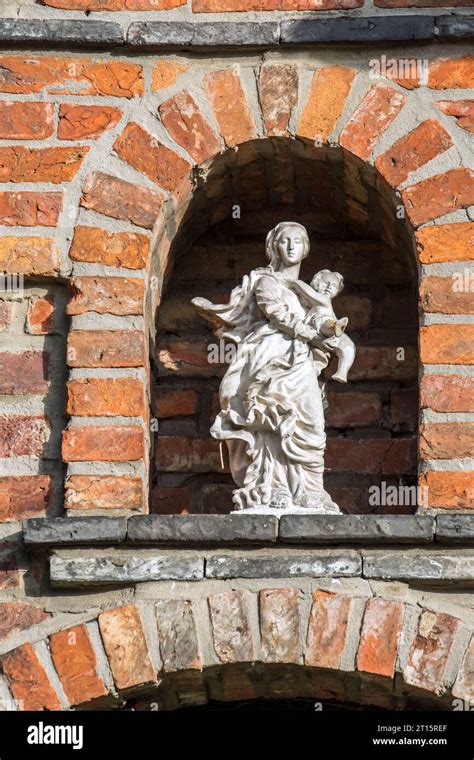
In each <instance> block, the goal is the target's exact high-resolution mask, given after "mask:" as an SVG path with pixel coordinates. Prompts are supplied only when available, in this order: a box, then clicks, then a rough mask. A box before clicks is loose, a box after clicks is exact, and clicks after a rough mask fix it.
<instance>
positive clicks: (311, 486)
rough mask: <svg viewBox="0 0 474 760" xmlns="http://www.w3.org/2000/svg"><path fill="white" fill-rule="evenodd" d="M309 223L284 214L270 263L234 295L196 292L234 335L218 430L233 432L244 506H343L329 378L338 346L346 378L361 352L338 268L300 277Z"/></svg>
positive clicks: (205, 310)
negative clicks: (344, 312)
mask: <svg viewBox="0 0 474 760" xmlns="http://www.w3.org/2000/svg"><path fill="white" fill-rule="evenodd" d="M308 253H309V238H308V233H307V231H306V229H305V228H304V227H303V226H302V225H301V224H297V223H295V222H281V223H280V224H278V225H277V226H276V227H275V228H274V229H272V230H271V231H270V232H269V233H268V235H267V239H266V254H267V258H268V259H269V262H270V263H269V265H268V266H266V267H260V268H258V269H254V270H253V271H251V272H250V274H249V275H246V276H244V278H243V280H242V284H241V285H239V286H238V287H236V288H234V289H233V291H232V293H231V296H230V300H229V302H228V303H227V304H212V303H211V302H210V301H207V300H206V299H204V298H194V299H193V304H194V305H195V306H196V308H197V310H198V312H199V313H200V314H201V315H202V316H203V317H205V319H207V320H208V321H210V322H211V323H212V324H213V326H214V328H215V334H216V335H217V336H218V337H219V338H223V339H226V340H229V341H232V342H234V343H235V344H237V347H238V349H237V351H236V352H235V353H234V355H233V359H232V361H231V363H230V365H229V367H228V369H227V372H226V373H225V375H224V377H223V379H222V382H221V385H220V390H219V398H220V406H221V412H220V413H219V414H218V415H217V417H216V420H215V422H214V424H213V426H212V428H211V435H212V436H213V437H214V438H217V439H218V440H219V441H226V444H227V447H228V450H229V461H230V469H231V473H232V477H233V478H234V481H235V483H236V484H237V486H238V487H237V489H236V490H235V491H234V494H233V500H234V503H235V505H236V507H237V510H239V511H240V510H245V511H246V512H247V513H248V512H252V513H255V512H261V513H265V514H278V515H281V514H283V513H289V512H297V513H322V514H338V513H340V509H339V507H338V506H337V504H335V503H334V502H333V501H332V499H331V497H330V495H329V494H328V493H327V491H325V489H324V485H323V472H324V450H325V446H326V434H325V432H324V407H323V401H324V383H323V381H322V380H320V379H319V376H320V374H321V372H322V370H323V369H324V368H325V367H326V366H327V365H328V362H329V360H330V358H331V356H332V354H336V355H337V357H338V368H337V372H336V373H335V375H333V377H334V379H335V380H338V381H339V382H347V372H348V371H349V369H350V367H351V366H352V363H353V361H354V356H355V346H354V343H353V342H352V341H351V340H350V338H348V336H347V335H345V333H344V330H345V328H346V325H347V321H348V320H347V319H337V318H336V315H335V314H334V311H333V308H332V299H333V298H334V296H336V295H337V294H338V293H339V292H340V291H341V289H342V286H343V279H342V276H341V275H340V274H338V273H337V272H330V271H329V270H327V269H323V270H322V271H320V272H318V273H317V274H316V275H315V277H314V278H313V280H312V282H311V286H309V285H307V284H306V283H304V282H302V281H300V280H298V276H299V272H300V267H301V262H302V260H303V259H304V258H305V257H306V256H308Z"/></svg>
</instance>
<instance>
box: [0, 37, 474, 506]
mask: <svg viewBox="0 0 474 760" xmlns="http://www.w3.org/2000/svg"><path fill="white" fill-rule="evenodd" d="M444 50H447V49H446V48H445V49H444ZM450 50H451V53H452V55H451V57H450V58H449V57H440V55H439V48H436V47H434V48H431V49H428V48H423V56H424V58H423V60H424V61H426V65H427V67H428V68H427V82H426V84H423V83H422V82H421V81H420V77H419V72H417V71H415V72H413V71H411V74H410V73H408V74H407V73H403V75H400V76H398V78H396V77H394V76H393V74H391V75H390V76H389V74H386V76H385V78H384V77H382V78H381V79H379V80H378V81H376V82H374V81H373V79H372V78H371V76H370V70H371V62H372V61H373V60H374V58H375V53H374V52H373V51H371V52H367V53H365V54H364V56H363V60H362V59H361V58H360V55H359V53H355V52H354V53H346V52H340V53H338V54H337V55H338V56H339V59H340V60H339V62H338V61H337V60H334V61H333V62H332V63H331V65H321V63H322V64H324V60H320V61H316V60H314V59H313V57H312V56H311V55H310V54H298V53H295V52H292V53H291V54H288V56H289V58H288V60H287V61H282V60H280V58H279V56H278V55H277V56H276V57H274V58H272V56H270V58H269V59H268V60H266V61H265V62H264V63H263V65H262V61H261V59H260V57H259V56H252V55H250V56H249V57H248V59H247V60H246V62H245V64H244V63H242V64H240V65H238V64H235V63H233V62H232V61H229V60H227V59H226V58H224V59H222V61H220V62H219V61H216V60H213V61H212V63H210V62H208V61H207V60H205V59H202V60H201V61H200V62H199V65H198V64H197V63H196V62H194V61H193V59H192V58H189V57H188V56H186V55H173V56H163V55H160V56H156V55H153V54H147V55H144V56H142V57H141V58H140V59H137V58H136V57H127V56H122V57H116V56H111V55H110V54H102V55H101V54H98V55H91V54H84V53H80V54H79V53H78V54H77V55H75V56H71V55H70V54H68V55H66V54H56V55H50V54H46V53H44V54H27V55H24V54H23V55H21V54H12V53H8V54H7V55H4V56H3V57H2V61H1V66H2V68H1V72H2V73H1V75H0V89H1V90H2V92H3V96H2V98H3V99H2V101H1V108H2V113H3V120H2V124H1V127H0V129H1V130H2V131H1V140H2V145H1V146H0V159H1V162H2V167H3V168H2V182H3V185H4V189H3V190H2V191H1V195H0V200H1V204H0V212H1V214H2V216H1V220H2V223H3V228H4V231H5V234H4V237H3V238H2V242H1V246H0V254H1V266H2V269H3V270H4V271H5V272H6V273H7V274H8V273H10V274H12V275H18V274H20V275H24V276H25V277H26V279H27V282H29V280H30V278H35V279H36V280H39V281H40V280H41V278H43V279H44V281H45V282H46V280H47V281H48V282H51V283H53V282H54V280H55V278H56V279H57V280H58V281H59V282H61V283H65V284H67V287H68V291H69V297H68V303H67V308H66V312H67V320H68V325H67V327H66V324H67V323H66V317H64V318H63V317H61V318H60V317H59V316H58V320H59V322H61V325H62V326H61V328H56V327H54V331H56V330H59V333H58V337H57V338H54V336H53V335H51V336H46V338H45V339H44V343H45V348H46V351H45V357H44V361H43V360H41V361H43V363H42V365H41V367H42V369H41V371H42V372H43V376H42V378H41V383H44V389H45V393H43V391H42V390H41V388H39V387H38V388H36V389H35V388H34V387H32V388H29V387H28V382H31V383H32V385H34V383H35V377H36V379H37V380H38V382H39V378H38V377H37V375H38V371H39V370H38V366H39V365H38V362H39V361H40V358H39V356H35V355H33V356H31V355H30V353H28V351H27V352H26V353H25V356H24V357H23V359H21V357H18V358H15V357H13V359H9V360H8V361H7V354H8V353H10V352H11V346H12V344H14V343H15V342H16V340H17V337H16V336H13V335H11V334H10V332H9V333H5V334H4V335H3V336H2V338H1V340H2V347H3V349H2V350H3V351H4V352H5V362H4V365H3V367H2V372H3V373H4V374H5V376H6V383H7V386H8V379H9V377H11V373H12V371H13V370H12V369H10V370H9V368H8V367H9V363H8V362H12V361H13V362H16V361H18V362H20V364H19V366H23V367H26V366H27V364H26V363H27V362H31V363H32V364H31V366H32V368H33V369H32V371H31V372H30V371H28V372H25V375H27V376H28V380H26V379H25V380H24V381H23V386H22V385H21V384H20V381H19V384H18V386H17V387H16V388H15V387H7V388H6V390H5V393H7V394H8V395H18V396H19V397H20V402H19V403H18V404H17V405H16V406H12V411H13V410H14V411H15V414H16V416H15V417H14V418H13V415H12V411H10V410H9V409H8V407H4V411H5V413H4V415H3V418H2V426H3V428H4V430H5V432H4V434H3V439H4V440H5V441H9V440H13V438H14V436H13V433H12V431H11V429H10V428H11V426H12V425H14V426H15V431H16V432H15V435H16V436H17V437H19V439H20V442H19V443H18V444H15V446H11V447H10V448H9V450H8V452H5V457H4V458H3V460H2V461H3V462H5V464H4V465H2V473H1V474H2V477H3V480H2V492H3V494H4V496H3V501H4V503H5V505H6V506H5V507H4V514H6V515H7V519H8V520H14V519H15V518H17V517H21V516H22V514H23V513H22V512H21V511H20V512H19V513H18V512H17V511H16V510H18V509H20V508H19V507H13V506H12V504H15V503H17V501H16V497H15V493H16V489H18V484H17V481H16V480H15V479H16V478H18V477H29V478H30V480H29V481H24V485H25V487H26V484H27V483H28V484H29V485H28V488H29V491H30V492H31V494H32V497H31V499H30V503H29V507H28V509H29V514H37V515H41V514H44V512H45V509H46V510H47V511H48V513H49V514H51V513H56V512H57V511H58V510H59V509H60V502H61V464H60V462H59V453H58V444H57V437H58V431H59V429H60V427H61V426H64V424H65V420H64V417H63V415H65V414H67V415H68V422H67V426H66V427H67V429H66V430H65V432H64V434H63V441H62V461H63V464H64V470H65V471H64V476H65V478H64V480H65V483H64V485H65V502H64V504H65V507H66V508H67V509H70V510H74V513H77V512H78V510H79V511H80V510H95V511H97V510H99V511H100V510H102V511H103V510H105V511H106V512H107V513H108V514H113V512H111V510H123V509H128V510H130V509H132V510H133V509H138V510H146V509H147V504H148V494H149V492H150V490H151V491H152V494H153V497H152V502H153V506H152V509H153V510H157V511H169V510H170V509H173V510H174V511H177V512H180V511H208V510H217V511H222V510H224V509H225V503H224V502H223V499H224V498H225V494H226V493H227V492H228V490H229V489H228V488H223V486H225V485H226V484H228V477H227V476H226V475H225V473H221V474H219V476H218V477H216V474H217V473H218V471H219V461H220V459H219V454H218V447H217V444H216V442H214V441H211V440H209V439H208V435H207V429H208V426H209V423H210V419H211V417H212V415H213V414H214V413H215V411H216V399H215V391H216V388H217V384H218V376H219V374H221V373H222V370H223V366H222V365H215V364H214V365H211V364H210V363H209V362H208V361H207V356H206V353H207V348H208V345H206V342H207V344H208V343H209V339H210V335H209V332H207V333H206V332H205V331H206V330H207V328H206V327H205V325H204V323H203V322H202V321H201V320H200V319H198V318H197V317H194V315H193V313H192V310H191V307H190V305H189V300H190V298H191V297H192V296H194V295H197V294H199V295H206V294H209V295H212V296H215V297H217V298H223V297H225V294H226V293H227V292H228V291H229V289H230V287H231V286H232V285H234V284H236V283H237V282H238V281H239V280H240V278H241V276H242V275H243V274H244V273H245V272H247V271H249V269H250V268H251V267H253V266H255V265H258V264H260V263H263V257H262V241H263V239H264V234H265V232H266V230H267V229H268V228H269V227H270V226H271V224H273V223H274V222H275V221H277V220H279V219H281V218H284V217H287V218H288V217H293V218H299V219H301V220H302V221H303V222H304V223H306V224H307V225H308V227H309V228H310V231H311V236H312V241H313V255H312V257H311V258H310V259H309V260H308V261H307V262H306V263H305V266H306V269H305V273H304V274H305V276H307V277H309V276H311V274H312V273H313V271H316V270H317V269H319V268H320V267H321V266H329V267H333V268H336V269H338V270H339V271H341V272H342V273H343V274H344V276H345V280H346V291H345V293H344V294H343V295H342V296H341V297H340V304H339V307H338V309H339V311H340V313H341V314H343V313H346V311H347V313H348V316H350V318H351V330H352V331H353V335H354V338H355V339H356V341H357V343H358V345H359V352H358V358H357V362H356V365H355V367H354V370H353V375H352V377H353V382H352V383H350V384H349V385H348V386H347V388H344V389H342V388H339V387H338V388H337V389H336V388H333V387H331V386H329V393H330V401H332V408H331V410H330V411H329V413H328V424H329V435H330V440H329V445H328V460H327V463H328V466H329V467H330V468H331V469H332V471H333V472H331V473H329V474H328V483H329V484H330V486H331V488H332V489H333V492H334V495H335V496H336V497H337V498H339V499H340V500H341V504H342V505H343V506H344V508H345V509H347V510H348V511H355V512H358V511H365V510H367V508H368V507H367V489H368V486H369V485H370V484H372V483H374V482H375V483H376V482H379V481H380V479H381V478H383V479H386V480H387V482H388V483H390V482H394V480H395V481H397V480H398V478H399V477H402V478H404V479H405V481H404V482H407V483H410V482H412V480H411V479H412V477H413V475H416V470H417V462H416V459H417V455H416V452H415V447H414V438H413V436H414V434H416V433H417V432H420V433H421V435H420V448H419V458H420V461H421V464H420V468H419V472H420V473H421V477H420V482H421V483H423V484H426V485H427V486H428V488H429V493H430V501H429V506H430V507H435V508H448V509H451V508H457V509H467V508H470V507H471V506H472V503H473V501H472V471H471V467H470V464H469V462H470V458H471V457H472V424H473V423H472V421H471V420H470V418H469V413H470V412H471V410H472V405H471V400H472V392H470V388H471V385H472V369H471V367H472V330H473V328H472V325H471V324H470V321H471V319H470V317H469V314H470V313H472V298H471V291H470V286H469V282H470V280H469V276H470V275H469V271H470V270H469V260H470V258H472V232H471V231H470V224H469V217H470V207H471V206H472V205H473V200H474V198H473V191H472V172H471V170H470V169H469V166H470V155H469V139H470V132H471V130H472V126H471V121H470V115H469V114H470V112H471V110H472V102H471V101H470V100H469V89H468V88H469V85H470V84H472V58H471V57H469V56H468V55H467V54H466V53H465V52H464V50H463V49H462V48H460V49H459V50H458V52H457V53H456V55H454V53H453V49H452V48H450ZM318 55H319V56H320V55H321V54H320V53H319V54H318ZM351 55H352V56H353V57H352V59H351ZM333 56H334V53H333ZM348 56H349V59H348ZM323 58H324V56H323ZM415 59H416V56H415ZM453 108H454V109H455V111H456V113H454V112H453ZM295 138H296V139H295ZM198 167H199V168H198ZM235 207H238V208H239V212H240V219H235V220H233V217H232V214H233V209H234V208H235ZM400 210H401V212H402V213H400ZM399 217H400V218H399ZM418 228H419V229H418ZM417 229H418V231H416V230H417ZM229 235H230V236H231V239H230V240H229ZM229 246H232V248H233V250H232V254H231V255H229ZM417 268H418V269H420V268H421V276H422V277H421V284H420V289H419V299H420V308H421V328H420V336H421V342H420V352H421V355H420V358H421V362H422V365H423V370H422V375H423V377H422V383H421V409H422V411H421V413H420V414H421V417H420V422H421V427H420V429H419V431H418V430H417V425H416V417H417V411H416V409H415V408H414V406H413V403H412V405H411V406H410V399H411V400H412V401H413V399H414V393H416V385H417V383H416V378H417V371H418V359H417V347H416V342H417V330H418V324H417V319H416V314H415V309H416V306H415V303H416V298H417V290H418V288H417ZM466 272H467V274H466ZM453 275H454V278H455V277H456V276H459V275H462V276H463V277H464V280H465V282H464V286H461V287H454V284H453V283H454V279H453ZM466 277H467V280H466ZM466 282H467V285H466ZM28 287H30V286H29V285H28ZM56 287H57V286H56ZM26 296H27V294H25V304H26ZM10 300H11V299H10V297H9V296H7V297H6V298H5V299H3V300H2V303H3V308H4V310H5V313H6V314H8V309H9V306H10V303H9V301H10ZM162 300H163V304H162V306H161V301H162ZM25 304H23V305H20V304H19V303H17V304H16V305H15V309H17V310H18V316H17V317H16V318H15V321H14V323H12V328H11V331H12V332H15V333H18V332H19V333H20V334H23V326H22V324H21V322H22V319H23V317H21V316H20V311H21V309H23V311H24V310H26V308H27V306H26V305H25ZM37 308H39V307H37ZM47 311H48V308H47V307H46V312H47ZM156 320H157V321H156ZM67 328H68V329H69V335H68V341H67V353H66V364H67V366H68V367H69V381H68V383H67V404H66V405H65V406H64V405H62V399H61V396H60V395H58V394H56V392H55V391H54V393H53V391H51V390H50V385H48V383H49V384H51V383H52V382H53V380H52V378H50V377H49V375H48V370H47V361H49V360H50V359H51V356H52V365H53V364H54V365H55V366H56V365H58V366H59V365H60V364H61V362H62V361H63V356H64V354H63V353H61V349H60V337H59V335H60V334H61V335H63V337H64V336H65V331H66V329H67ZM27 329H29V328H27ZM45 329H47V328H45ZM51 329H53V328H51ZM156 333H157V334H156ZM199 336H201V337H199ZM190 338H191V345H189V339H190ZM18 340H20V338H19V336H18ZM21 340H22V341H23V342H22V343H21V345H24V346H25V349H26V348H28V349H31V348H33V342H34V341H37V344H38V346H40V345H42V341H43V338H41V337H38V338H31V345H30V342H26V343H25V342H24V340H23V339H21ZM19 345H20V344H19ZM400 348H401V349H402V359H401V360H400V357H399V354H398V350H399V349H400ZM149 356H151V359H152V368H151V369H152V376H153V377H154V379H155V380H156V378H157V377H158V378H159V383H158V385H157V386H156V387H155V382H153V383H151V385H150V383H149V377H150V369H149V367H148V364H149ZM48 357H49V358H48ZM21 362H23V364H21ZM35 362H36V364H35ZM14 366H15V364H13V367H14ZM62 366H63V370H62V371H63V372H64V371H65V367H64V364H63V365H62ZM35 367H36V370H35ZM35 372H36V375H35ZM58 373H59V374H57V377H58V378H59V377H61V375H60V370H59V369H58ZM161 375H162V377H161ZM193 378H200V379H199V380H198V385H197V386H196V385H195V380H194V379H193ZM206 378H208V380H206ZM55 382H59V381H58V380H56V381H55ZM41 383H40V385H41ZM193 383H194V391H193V387H192V386H193ZM10 385H11V384H10ZM161 387H162V388H163V392H162V393H161ZM48 389H49V395H48V392H47V391H48ZM183 391H184V392H185V393H184V396H183V395H182V394H183ZM336 392H337V394H338V395H337V397H336V396H335V393H336ZM42 393H43V396H42V395H41V394H42ZM167 393H168V394H170V393H171V394H172V395H171V396H168V400H167V395H166V394H167ZM34 394H36V395H37V396H38V397H37V398H36V400H35V401H34V402H33V401H32V402H31V403H30V399H29V397H30V395H34ZM173 394H174V395H173ZM180 394H181V395H180ZM351 394H352V395H351ZM354 394H356V395H355V396H354ZM360 394H364V395H362V396H361V395H360ZM367 394H372V395H367ZM52 395H54V396H55V398H56V402H55V408H54V413H53V412H52V411H51V409H49V408H48V404H49V400H48V399H49V398H51V397H52ZM197 396H199V398H197ZM152 397H153V404H152V407H151V410H149V400H150V399H151V398H152ZM41 398H44V402H43V403H42V402H41ZM32 404H33V405H32ZM180 404H184V413H183V416H182V418H181V419H179V418H180V417H181V412H182V410H181V409H180ZM343 405H344V406H343ZM33 409H34V410H35V412H34V414H33V413H31V415H30V416H31V418H32V419H30V418H29V416H28V415H25V414H24V413H23V411H22V410H28V412H30V410H33ZM37 411H38V412H39V415H38V414H37ZM466 414H467V416H466ZM42 415H43V416H44V415H45V416H46V417H47V418H48V419H47V420H38V419H33V418H34V417H35V416H36V417H37V416H39V417H41V416H42ZM150 416H151V419H149V418H150ZM50 417H51V419H50ZM53 417H54V419H53ZM12 420H13V421H12ZM157 420H158V426H159V436H158V446H156V447H155V451H154V453H153V457H152V458H151V461H150V454H149V451H150V443H151V441H150V439H152V438H154V437H155V435H154V434H155V432H156V422H157ZM20 421H21V426H19V425H20ZM32 426H40V427H38V430H36V427H35V430H36V433H35V435H34V436H28V435H26V438H25V433H21V430H24V431H25V430H26V431H27V430H28V429H32ZM49 426H52V427H53V432H52V441H51V443H50V444H48V447H47V448H46V449H45V452H43V449H42V442H43V440H45V439H46V437H47V436H48V435H49V433H48V432H47V428H48V427H49ZM40 428H41V429H40ZM12 436H13V437H12ZM361 442H362V443H361ZM22 446H23V447H25V446H26V448H22ZM28 447H29V448H28ZM43 459H45V461H46V460H47V461H49V462H50V464H49V465H43V463H42V462H43ZM54 459H56V465H55V467H52V464H51V460H54ZM48 467H50V469H51V467H52V469H54V473H51V474H54V485H53V487H52V490H51V494H52V496H51V499H52V501H51V502H49V503H46V495H45V490H44V486H45V483H46V480H45V477H46V476H47V475H49V474H50V472H49V470H48ZM39 474H41V476H42V480H41V481H34V480H33V477H34V476H37V475H39ZM36 482H38V483H39V490H38V488H37V487H36V486H35V483H36ZM150 486H151V489H150ZM229 508H230V504H229Z"/></svg>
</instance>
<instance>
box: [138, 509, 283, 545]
mask: <svg viewBox="0 0 474 760" xmlns="http://www.w3.org/2000/svg"><path fill="white" fill-rule="evenodd" d="M277 537H278V518H277V517H273V516H272V515H269V516H268V517H267V516H265V515H145V516H141V515H140V516H138V515H137V516H136V517H131V518H130V519H129V521H128V533H127V539H128V541H129V542H130V543H133V544H183V543H184V544H215V543H219V544H220V543H232V544H233V543H246V544H251V543H258V544H262V543H274V542H275V541H276V540H277Z"/></svg>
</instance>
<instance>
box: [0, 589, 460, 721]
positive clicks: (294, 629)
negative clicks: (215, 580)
mask: <svg viewBox="0 0 474 760" xmlns="http://www.w3.org/2000/svg"><path fill="white" fill-rule="evenodd" d="M282 583H283V584H284V583H285V582H284V581H283V582H281V581H280V584H282ZM203 585H205V584H203ZM203 585H201V584H200V587H199V588H198V589H197V590H195V591H194V590H193V593H192V595H191V594H190V595H189V596H188V595H187V593H189V592H184V594H183V595H180V596H179V598H177V597H176V596H166V597H165V596H163V597H160V596H158V598H157V597H156V596H154V597H153V599H149V600H148V601H143V602H141V603H140V604H139V605H134V604H127V605H125V606H119V607H114V608H111V609H106V610H104V611H102V612H100V613H99V615H98V617H97V618H91V619H89V620H88V621H86V622H80V623H78V624H74V622H73V624H72V625H70V626H64V623H63V626H62V627H61V628H60V629H59V630H55V631H54V632H49V635H48V636H47V637H46V638H40V639H38V640H37V639H36V638H35V637H31V635H30V637H29V641H28V643H25V644H23V645H21V646H18V647H16V648H15V649H12V650H11V651H8V652H7V653H6V654H4V655H3V656H2V658H1V663H2V670H3V678H2V679H1V680H0V689H1V693H2V700H4V701H5V700H10V702H8V701H7V704H9V705H10V707H11V708H12V709H15V706H14V700H16V702H17V706H16V709H24V710H31V709H35V710H37V709H40V710H61V709H69V708H72V709H97V708H101V707H102V708H103V707H111V708H114V707H115V708H120V707H121V706H123V704H124V702H125V701H127V702H129V703H130V704H131V705H132V706H133V707H134V709H165V710H169V709H175V708H177V707H180V706H188V705H193V704H205V703H206V702H207V701H208V700H209V699H215V700H220V701H234V700H252V699H258V698H266V699H281V698H288V699H297V698H309V699H314V700H315V701H319V700H322V701H326V700H336V701H338V702H347V703H354V704H356V703H357V704H366V705H372V706H375V707H378V708H381V709H390V710H393V709H431V708H434V709H453V700H458V702H457V704H458V705H463V704H464V705H469V704H470V703H469V700H472V697H473V695H472V675H471V673H472V657H473V652H474V650H473V643H474V639H472V638H471V639H470V640H469V636H470V633H469V628H468V627H467V624H466V623H465V619H466V618H465V616H466V612H465V611H464V613H463V611H462V608H460V609H459V612H458V613H456V612H453V608H452V606H451V607H450V610H449V611H444V610H443V608H442V605H441V608H440V605H439V602H436V601H434V602H433V606H430V605H431V602H430V600H429V599H428V598H426V596H425V601H424V604H423V605H418V604H416V603H414V602H413V603H412V602H409V601H407V600H405V601H404V600H403V599H402V598H401V597H400V598H397V597H394V596H393V595H390V596H387V597H384V596H383V594H382V595H381V596H369V597H367V596H366V595H365V593H364V591H363V590H362V588H359V589H355V588H354V589H353V590H352V591H351V590H350V589H347V590H345V591H341V592H337V593H335V592H333V591H329V590H326V589H316V590H315V591H312V592H311V591H309V590H308V588H306V589H305V590H302V589H301V588H298V587H294V586H293V587H285V586H282V585H278V584H275V583H274V582H273V583H272V587H271V588H268V587H266V586H263V587H261V581H260V582H259V587H260V588H259V589H257V590H255V589H253V590H248V589H246V588H239V589H235V590H233V591H229V590H228V589H223V588H221V589H216V588H214V589H212V588H204V587H203ZM457 614H459V617H457ZM471 634H472V631H471ZM457 709H461V708H460V707H459V706H458V708H457ZM463 709H468V708H467V707H465V708H463Z"/></svg>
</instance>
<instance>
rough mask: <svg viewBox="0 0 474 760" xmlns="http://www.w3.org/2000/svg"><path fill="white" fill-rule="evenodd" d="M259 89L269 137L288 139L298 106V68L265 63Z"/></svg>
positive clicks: (292, 65)
mask: <svg viewBox="0 0 474 760" xmlns="http://www.w3.org/2000/svg"><path fill="white" fill-rule="evenodd" d="M258 87H259V96H260V104H261V107H262V115H263V121H264V123H265V130H266V132H267V135H271V136H272V137H287V135H288V134H289V132H288V122H289V120H290V117H291V115H292V113H293V111H294V109H295V108H296V106H297V104H298V67H297V66H296V65H295V64H292V63H283V64H282V63H264V64H263V66H262V67H261V69H260V77H259V82H258Z"/></svg>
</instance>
